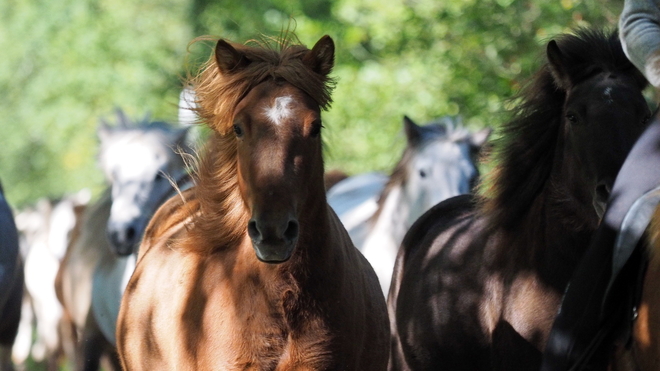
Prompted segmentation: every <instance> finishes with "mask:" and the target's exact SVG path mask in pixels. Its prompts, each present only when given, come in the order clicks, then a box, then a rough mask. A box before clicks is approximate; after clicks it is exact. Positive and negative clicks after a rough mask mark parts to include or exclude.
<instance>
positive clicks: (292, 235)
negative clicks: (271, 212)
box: [284, 220, 298, 241]
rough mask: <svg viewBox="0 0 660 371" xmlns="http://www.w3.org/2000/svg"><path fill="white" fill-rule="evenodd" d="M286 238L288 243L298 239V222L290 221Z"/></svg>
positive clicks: (285, 232)
mask: <svg viewBox="0 0 660 371" xmlns="http://www.w3.org/2000/svg"><path fill="white" fill-rule="evenodd" d="M284 238H285V239H287V240H288V241H293V240H295V239H296V238H298V222H297V221H295V220H291V221H289V224H288V225H287V228H286V230H285V231H284Z"/></svg>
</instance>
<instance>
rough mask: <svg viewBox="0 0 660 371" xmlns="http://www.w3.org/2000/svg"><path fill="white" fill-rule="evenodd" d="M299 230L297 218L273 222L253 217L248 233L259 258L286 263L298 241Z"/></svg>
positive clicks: (270, 261) (272, 262) (269, 261)
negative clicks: (284, 221)
mask: <svg viewBox="0 0 660 371" xmlns="http://www.w3.org/2000/svg"><path fill="white" fill-rule="evenodd" d="M298 230H299V226H298V221H297V220H289V221H287V222H286V223H276V222H275V223H273V222H264V221H261V220H259V219H252V220H250V222H249V223H248V235H249V236H250V239H251V240H252V247H253V248H254V251H255V252H256V254H257V258H258V259H259V260H260V261H262V262H264V263H270V264H279V263H284V262H286V261H287V260H289V259H290V258H291V255H292V254H293V250H294V248H295V247H296V243H297V242H298Z"/></svg>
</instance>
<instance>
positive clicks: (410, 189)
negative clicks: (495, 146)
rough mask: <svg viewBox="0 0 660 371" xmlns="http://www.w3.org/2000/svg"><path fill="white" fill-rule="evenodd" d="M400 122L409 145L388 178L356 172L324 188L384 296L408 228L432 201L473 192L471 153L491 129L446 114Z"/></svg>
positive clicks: (432, 203)
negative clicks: (475, 129)
mask: <svg viewBox="0 0 660 371" xmlns="http://www.w3.org/2000/svg"><path fill="white" fill-rule="evenodd" d="M403 125H404V131H405V133H406V138H407V147H406V149H405V150H404V152H403V155H402V156H401V160H399V162H398V163H397V165H396V166H395V168H394V170H393V172H392V174H391V175H390V176H389V177H388V176H386V175H384V174H380V173H367V174H361V175H356V176H352V177H349V178H347V179H344V180H342V181H341V182H339V183H337V184H336V185H335V186H334V187H332V188H331V189H330V190H329V191H328V203H329V204H330V205H331V206H332V208H333V209H334V210H335V212H336V213H337V215H338V216H339V218H340V219H341V221H342V223H343V224H344V226H345V227H346V229H347V230H348V233H349V234H350V236H351V239H352V240H353V243H354V244H355V246H356V247H357V248H358V249H359V250H360V251H361V252H362V254H364V256H365V257H366V258H367V259H368V260H369V262H370V263H371V265H372V266H373V268H374V270H375V271H376V274H377V275H378V279H379V280H380V284H381V288H382V289H383V293H384V294H385V296H387V292H388V291H389V286H390V280H391V278H392V270H393V268H394V260H395V258H396V254H397V251H398V248H399V245H400V244H401V241H402V240H403V236H404V235H405V234H406V231H408V228H410V226H411V225H412V224H413V223H414V222H415V220H417V218H419V217H420V216H421V215H422V214H423V213H424V212H426V211H427V210H428V209H430V208H431V207H432V206H433V205H435V204H437V203H438V202H440V201H442V200H445V199H447V198H449V197H453V196H457V195H459V194H463V193H468V192H470V191H471V189H472V186H473V185H474V183H475V181H476V178H477V176H478V174H479V173H478V170H477V168H476V167H475V165H474V162H473V158H474V157H475V155H476V154H477V153H478V152H479V150H480V149H481V146H482V145H483V144H484V143H485V142H486V140H487V139H488V136H489V135H490V133H491V131H492V130H491V129H490V128H486V129H483V130H480V131H478V132H475V133H471V132H469V131H468V130H467V129H465V128H463V127H462V126H461V123H460V119H453V118H450V117H445V118H443V119H441V120H438V121H435V122H432V123H429V124H427V125H426V126H418V125H417V124H415V123H414V122H413V121H412V120H410V119H409V118H408V117H404V119H403Z"/></svg>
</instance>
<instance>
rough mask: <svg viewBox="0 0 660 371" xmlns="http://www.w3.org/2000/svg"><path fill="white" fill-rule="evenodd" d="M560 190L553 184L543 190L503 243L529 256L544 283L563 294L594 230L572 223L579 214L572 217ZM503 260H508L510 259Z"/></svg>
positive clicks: (572, 210)
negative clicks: (516, 247)
mask: <svg viewBox="0 0 660 371" xmlns="http://www.w3.org/2000/svg"><path fill="white" fill-rule="evenodd" d="M560 188H561V187H559V186H557V185H550V186H548V187H546V190H545V191H544V192H543V193H542V194H541V195H539V196H538V197H537V198H536V200H535V201H534V203H533V205H532V207H531V208H530V210H529V212H528V214H527V216H526V217H525V218H524V221H523V222H522V223H521V224H520V225H519V226H518V228H516V229H515V230H512V231H510V233H509V235H510V239H509V240H508V241H503V243H505V244H511V245H514V246H522V250H519V251H523V252H524V253H528V254H531V255H529V259H530V260H529V262H530V264H531V265H532V267H534V268H535V269H536V270H538V271H539V274H540V275H541V276H542V277H543V278H544V281H545V282H547V283H548V284H550V285H551V286H554V287H555V288H557V289H558V290H560V291H563V290H564V287H565V285H566V283H567V282H568V280H569V279H570V277H571V275H572V272H573V270H574V268H575V266H576V265H577V263H578V262H579V260H580V258H581V257H582V255H583V253H584V251H585V249H586V247H587V246H588V244H589V239H590V237H591V235H592V233H593V231H594V230H595V228H594V227H589V226H585V225H584V224H583V223H578V224H576V222H575V221H576V220H578V217H579V215H576V208H575V204H574V203H572V202H571V200H570V196H569V195H567V194H565V193H564V192H563V191H561V190H559V189H560ZM558 190H559V192H560V194H557V192H558ZM503 251H506V252H505V255H508V254H510V253H512V252H513V250H512V249H503ZM503 258H504V259H511V257H510V256H509V257H503ZM512 260H515V259H512Z"/></svg>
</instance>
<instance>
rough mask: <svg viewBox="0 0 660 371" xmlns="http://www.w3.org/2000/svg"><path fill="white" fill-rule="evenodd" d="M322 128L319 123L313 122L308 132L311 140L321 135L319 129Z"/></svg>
mask: <svg viewBox="0 0 660 371" xmlns="http://www.w3.org/2000/svg"><path fill="white" fill-rule="evenodd" d="M322 127H323V125H322V124H321V121H318V122H314V123H313V124H312V129H311V130H310V131H309V135H310V136H311V137H312V138H316V137H318V136H319V134H321V128H322Z"/></svg>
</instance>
